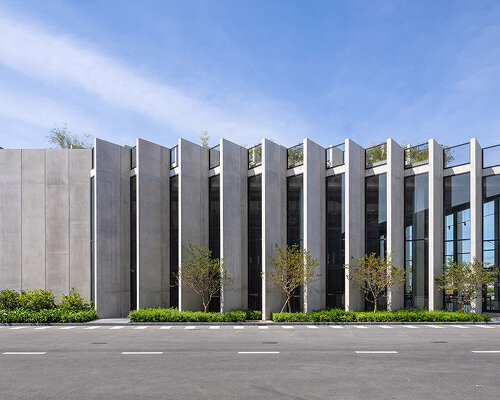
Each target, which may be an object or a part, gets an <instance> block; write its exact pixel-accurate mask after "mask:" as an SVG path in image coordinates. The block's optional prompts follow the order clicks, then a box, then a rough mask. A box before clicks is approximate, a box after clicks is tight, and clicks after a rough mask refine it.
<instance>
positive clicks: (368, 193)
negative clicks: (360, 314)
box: [365, 174, 387, 310]
mask: <svg viewBox="0 0 500 400" xmlns="http://www.w3.org/2000/svg"><path fill="white" fill-rule="evenodd" d="M365 185H366V186H365V235H366V242H365V253H366V254H371V253H375V254H376V255H377V256H381V257H385V256H386V252H387V174H380V175H374V176H370V177H368V178H366V181H365ZM379 304H380V309H384V308H386V307H387V296H386V295H384V296H382V298H381V299H380V303H379ZM365 308H366V309H367V310H373V303H372V302H369V301H366V302H365Z"/></svg>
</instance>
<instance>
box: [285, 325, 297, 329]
mask: <svg viewBox="0 0 500 400" xmlns="http://www.w3.org/2000/svg"><path fill="white" fill-rule="evenodd" d="M282 328H283V329H295V328H294V327H293V326H290V325H283V326H282Z"/></svg>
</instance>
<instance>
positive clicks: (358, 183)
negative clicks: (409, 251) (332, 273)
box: [345, 139, 365, 311]
mask: <svg viewBox="0 0 500 400" xmlns="http://www.w3.org/2000/svg"><path fill="white" fill-rule="evenodd" d="M364 254H365V149H364V148H362V147H361V146H360V145H358V144H357V143H354V142H353V141H352V140H350V139H346V141H345V263H346V265H349V264H351V263H352V262H353V261H354V260H353V259H354V257H356V258H361V257H363V255H364ZM347 276H348V270H347V269H346V276H345V309H346V311H361V310H363V309H364V297H363V293H362V291H361V289H360V288H359V286H358V285H356V284H354V283H353V282H351V281H350V280H349V279H348V278H347Z"/></svg>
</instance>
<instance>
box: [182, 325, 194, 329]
mask: <svg viewBox="0 0 500 400" xmlns="http://www.w3.org/2000/svg"><path fill="white" fill-rule="evenodd" d="M184 329H196V326H194V325H188V326H186V327H185V328H184Z"/></svg>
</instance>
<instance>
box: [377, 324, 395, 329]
mask: <svg viewBox="0 0 500 400" xmlns="http://www.w3.org/2000/svg"><path fill="white" fill-rule="evenodd" d="M378 327H379V328H384V329H392V328H393V327H392V326H389V325H379V326H378Z"/></svg>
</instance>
